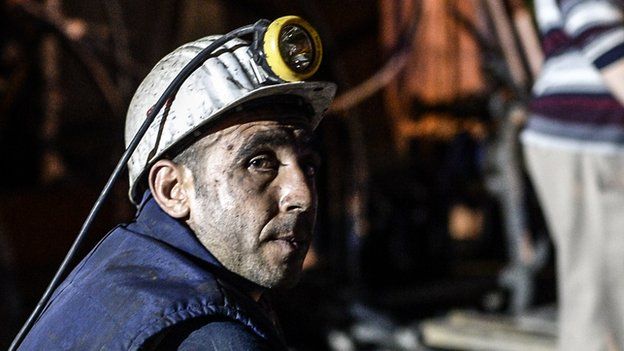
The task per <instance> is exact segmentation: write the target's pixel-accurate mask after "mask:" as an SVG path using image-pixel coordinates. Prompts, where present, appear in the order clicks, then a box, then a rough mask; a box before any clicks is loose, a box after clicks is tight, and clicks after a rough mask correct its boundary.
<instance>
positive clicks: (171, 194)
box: [148, 160, 193, 218]
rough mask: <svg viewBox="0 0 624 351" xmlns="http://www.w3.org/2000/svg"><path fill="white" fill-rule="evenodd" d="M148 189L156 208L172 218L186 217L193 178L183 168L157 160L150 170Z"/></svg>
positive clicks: (167, 161) (171, 162)
mask: <svg viewBox="0 0 624 351" xmlns="http://www.w3.org/2000/svg"><path fill="white" fill-rule="evenodd" d="M148 182H149V187H150V190H151V191H152V195H153V196H154V200H156V203H158V206H160V208H161V209H162V210H163V211H165V212H166V213H167V214H168V215H169V216H171V217H173V218H185V217H188V215H189V212H190V197H191V196H192V194H191V193H190V192H191V191H192V190H191V189H193V177H192V175H191V174H190V171H188V169H186V168H185V167H184V166H182V165H179V164H177V163H175V162H173V161H171V160H158V161H156V163H155V164H154V165H153V166H152V168H150V172H149V177H148Z"/></svg>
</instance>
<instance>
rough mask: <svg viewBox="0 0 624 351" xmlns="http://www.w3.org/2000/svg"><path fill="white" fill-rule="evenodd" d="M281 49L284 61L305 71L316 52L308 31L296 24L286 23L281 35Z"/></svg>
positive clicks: (295, 69) (298, 69) (297, 70)
mask: <svg viewBox="0 0 624 351" xmlns="http://www.w3.org/2000/svg"><path fill="white" fill-rule="evenodd" d="M279 49H280V54H281V55H282V58H283V59H284V62H286V64H287V65H288V67H290V68H291V69H292V70H294V71H296V72H305V71H306V70H307V69H308V68H309V67H310V65H311V64H312V62H313V61H314V55H315V54H316V52H315V49H314V44H313V43H312V39H311V38H310V35H309V34H308V32H307V31H306V30H305V29H303V28H301V27H299V26H296V25H286V26H284V28H283V29H282V31H281V33H280V36H279Z"/></svg>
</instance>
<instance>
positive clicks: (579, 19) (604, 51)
mask: <svg viewBox="0 0 624 351" xmlns="http://www.w3.org/2000/svg"><path fill="white" fill-rule="evenodd" d="M560 6H561V9H562V13H563V15H564V22H565V30H566V33H567V34H568V35H569V36H570V37H572V38H574V39H575V40H576V42H577V44H578V45H579V47H580V48H581V50H582V52H583V54H584V55H585V56H586V57H587V58H588V59H589V60H590V62H592V63H593V65H594V66H595V67H596V68H597V69H598V70H599V71H600V73H601V74H602V77H603V79H604V82H605V84H606V86H607V87H608V88H609V90H610V91H611V93H612V94H613V95H614V96H615V98H616V99H618V100H619V101H620V103H622V104H623V105H624V10H623V8H622V7H621V6H617V5H616V4H615V3H614V2H613V1H608V0H598V1H583V0H561V2H560Z"/></svg>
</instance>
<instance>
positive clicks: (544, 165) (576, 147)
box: [522, 0, 624, 351]
mask: <svg viewBox="0 0 624 351" xmlns="http://www.w3.org/2000/svg"><path fill="white" fill-rule="evenodd" d="M535 9H536V14H537V16H536V17H537V22H538V24H539V27H540V31H541V33H542V35H543V38H542V39H543V47H544V53H545V56H546V60H545V62H544V65H543V69H542V71H541V73H540V74H539V76H538V77H537V79H536V82H535V85H534V87H533V95H534V97H533V100H532V102H531V106H530V107H531V117H530V119H529V124H528V127H527V129H526V130H525V131H524V133H523V135H522V141H523V144H524V152H525V156H526V163H527V169H528V171H529V174H530V175H531V179H532V181H533V183H534V184H535V188H536V190H537V194H538V196H539V199H540V202H541V205H542V208H543V209H544V214H545V218H546V220H547V224H548V226H549V229H550V232H551V234H552V237H553V242H554V244H555V247H556V249H557V279H558V294H559V301H558V303H559V324H560V334H559V349H560V350H565V351H570V350H572V351H573V350H582V351H597V350H623V349H624V260H623V259H622V257H624V237H623V234H624V233H623V232H622V228H624V104H623V103H624V50H623V49H624V3H623V2H622V1H611V0H561V1H555V0H539V1H536V2H535Z"/></svg>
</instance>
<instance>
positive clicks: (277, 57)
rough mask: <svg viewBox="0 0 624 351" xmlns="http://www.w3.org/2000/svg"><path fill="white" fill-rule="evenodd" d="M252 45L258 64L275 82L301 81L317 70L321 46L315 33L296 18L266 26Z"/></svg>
mask: <svg viewBox="0 0 624 351" xmlns="http://www.w3.org/2000/svg"><path fill="white" fill-rule="evenodd" d="M258 39H259V40H258V42H257V44H256V45H258V46H260V45H261V48H257V49H261V50H259V51H261V54H260V55H257V56H256V57H257V58H258V61H259V63H260V64H261V65H262V66H263V67H264V68H265V69H266V70H267V71H268V72H270V73H272V74H274V75H275V76H276V77H277V78H278V79H280V80H283V81H287V82H293V81H299V80H305V79H307V78H309V77H310V76H312V75H313V74H314V73H315V72H316V71H317V70H318V68H319V66H320V64H321V59H322V57H323V46H322V45H321V38H320V37H319V35H318V33H317V32H316V30H315V29H314V27H312V26H311V25H310V24H309V23H308V22H306V21H305V20H304V19H302V18H301V17H298V16H284V17H280V18H278V19H276V20H275V21H273V22H271V23H269V24H268V25H267V26H266V29H265V30H264V31H263V33H261V38H258Z"/></svg>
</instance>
